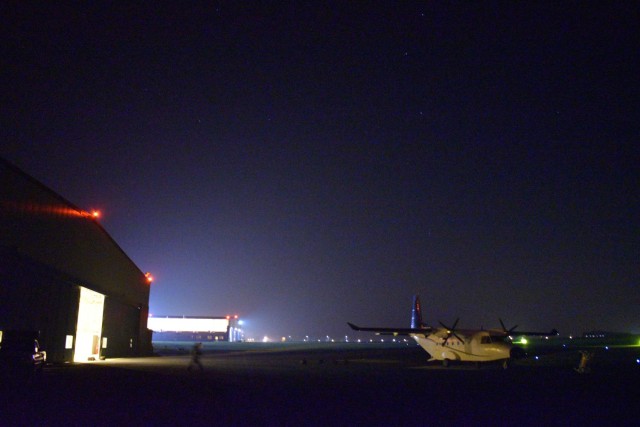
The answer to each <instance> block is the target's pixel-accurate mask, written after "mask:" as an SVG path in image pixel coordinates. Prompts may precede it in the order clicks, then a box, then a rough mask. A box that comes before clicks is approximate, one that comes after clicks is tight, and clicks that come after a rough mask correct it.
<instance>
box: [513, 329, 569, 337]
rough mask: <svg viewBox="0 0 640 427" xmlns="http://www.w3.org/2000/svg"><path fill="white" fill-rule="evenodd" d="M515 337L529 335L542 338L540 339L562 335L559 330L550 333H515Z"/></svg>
mask: <svg viewBox="0 0 640 427" xmlns="http://www.w3.org/2000/svg"><path fill="white" fill-rule="evenodd" d="M512 335H513V336H518V337H519V336H520V335H527V336H540V337H555V336H557V335H560V333H559V332H558V330H557V329H552V330H551V331H549V332H520V331H513V333H512Z"/></svg>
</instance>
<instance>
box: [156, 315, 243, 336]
mask: <svg viewBox="0 0 640 427" xmlns="http://www.w3.org/2000/svg"><path fill="white" fill-rule="evenodd" d="M148 324H149V329H151V330H152V331H153V340H154V341H194V342H195V341H199V342H205V341H229V342H236V341H243V340H244V331H243V330H242V328H241V325H242V321H241V320H240V319H238V316H220V317H206V316H204V317H198V316H149V320H148Z"/></svg>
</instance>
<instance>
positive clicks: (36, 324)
mask: <svg viewBox="0 0 640 427" xmlns="http://www.w3.org/2000/svg"><path fill="white" fill-rule="evenodd" d="M0 254H1V256H2V259H1V260H0V328H5V329H35V330H39V331H40V333H41V340H42V341H43V342H42V344H43V346H44V347H45V349H46V350H47V355H48V358H49V359H50V360H51V359H53V360H69V358H70V357H71V354H72V352H73V349H69V348H66V347H68V346H69V342H68V338H67V336H68V335H74V334H75V331H76V322H77V319H78V309H79V308H78V306H79V295H80V288H81V287H84V288H87V289H90V290H92V291H95V292H98V293H100V294H103V295H104V296H105V302H104V312H103V321H102V337H106V338H107V340H106V342H101V344H102V345H101V353H100V354H101V355H105V356H108V357H122V356H133V355H142V354H147V353H150V352H151V333H150V331H149V330H148V329H147V327H146V321H147V317H148V311H149V308H148V306H149V283H148V282H147V280H146V277H145V275H144V273H143V272H142V271H141V270H140V269H139V268H138V267H137V266H136V265H135V264H134V263H133V261H131V259H130V258H129V257H128V256H127V255H126V254H125V252H124V251H123V250H122V249H121V248H120V247H119V246H118V244H117V243H116V242H115V241H114V240H113V239H112V238H111V237H110V236H109V234H108V233H107V232H106V231H105V230H104V229H103V228H102V226H101V225H100V224H99V223H98V222H97V221H95V220H94V219H93V218H92V217H91V216H90V215H89V214H88V213H87V212H84V211H83V210H81V209H79V208H77V207H75V206H74V205H72V204H71V203H69V202H68V201H66V200H65V199H64V198H62V197H61V196H59V195H58V194H56V193H55V192H53V191H52V190H50V189H49V188H47V187H45V186H44V185H43V184H41V183H39V182H38V181H36V180H35V179H34V178H32V177H30V176H28V175H27V174H25V173H24V172H22V171H20V170H19V169H18V168H16V167H15V166H13V165H11V164H10V163H8V162H7V161H5V160H3V159H0ZM104 344H106V348H104Z"/></svg>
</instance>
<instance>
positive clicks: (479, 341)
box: [409, 328, 513, 362]
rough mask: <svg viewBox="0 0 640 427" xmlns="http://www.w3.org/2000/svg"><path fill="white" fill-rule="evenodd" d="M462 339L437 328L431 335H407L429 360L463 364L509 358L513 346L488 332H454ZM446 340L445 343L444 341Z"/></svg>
mask: <svg viewBox="0 0 640 427" xmlns="http://www.w3.org/2000/svg"><path fill="white" fill-rule="evenodd" d="M456 334H457V335H458V336H459V337H460V338H462V340H463V341H460V340H459V339H458V338H457V337H454V336H449V338H448V339H447V330H446V329H443V328H442V329H441V328H438V329H436V330H434V331H432V332H431V333H425V334H409V335H410V336H411V337H412V338H413V339H414V340H416V342H417V343H418V345H420V347H422V348H423V349H424V350H425V351H426V352H427V353H429V356H431V358H430V359H429V360H442V361H444V360H447V361H454V360H455V361H463V362H491V361H496V360H507V359H509V358H510V357H511V349H512V347H513V345H512V344H511V343H510V342H505V340H504V339H503V337H497V336H491V334H490V333H489V332H488V331H464V330H460V331H456ZM445 339H446V341H445Z"/></svg>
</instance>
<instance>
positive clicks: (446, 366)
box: [442, 359, 449, 368]
mask: <svg viewBox="0 0 640 427" xmlns="http://www.w3.org/2000/svg"><path fill="white" fill-rule="evenodd" d="M442 366H444V367H445V368H448V367H449V359H442Z"/></svg>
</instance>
